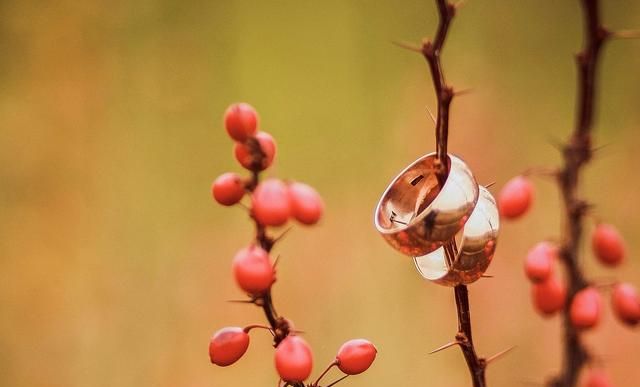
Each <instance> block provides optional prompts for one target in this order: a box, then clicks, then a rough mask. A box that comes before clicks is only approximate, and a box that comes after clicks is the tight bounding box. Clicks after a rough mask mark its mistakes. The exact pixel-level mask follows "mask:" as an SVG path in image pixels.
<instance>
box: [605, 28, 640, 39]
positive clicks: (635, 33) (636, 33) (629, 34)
mask: <svg viewBox="0 0 640 387" xmlns="http://www.w3.org/2000/svg"><path fill="white" fill-rule="evenodd" d="M609 36H610V37H612V38H613V39H639V38H640V30H620V31H613V32H610V33H609Z"/></svg>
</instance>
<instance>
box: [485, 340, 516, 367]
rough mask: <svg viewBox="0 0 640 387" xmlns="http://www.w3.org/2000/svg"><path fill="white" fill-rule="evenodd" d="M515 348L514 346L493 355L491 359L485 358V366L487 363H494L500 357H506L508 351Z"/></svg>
mask: <svg viewBox="0 0 640 387" xmlns="http://www.w3.org/2000/svg"><path fill="white" fill-rule="evenodd" d="M515 347H516V346H515V345H514V346H513V347H510V348H507V349H505V350H504V351H501V352H498V353H496V354H495V355H493V356H491V357H489V358H487V359H486V360H485V364H487V365H488V364H489V363H491V362H494V361H496V360H498V359H499V358H501V357H502V356H504V355H506V354H507V353H508V352H510V351H511V350H512V349H514V348H515Z"/></svg>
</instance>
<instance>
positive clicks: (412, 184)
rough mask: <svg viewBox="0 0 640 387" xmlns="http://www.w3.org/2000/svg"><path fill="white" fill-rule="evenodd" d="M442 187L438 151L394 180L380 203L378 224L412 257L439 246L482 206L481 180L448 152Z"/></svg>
mask: <svg viewBox="0 0 640 387" xmlns="http://www.w3.org/2000/svg"><path fill="white" fill-rule="evenodd" d="M448 158H449V160H448V161H449V162H448V174H447V179H446V181H445V183H444V185H443V186H442V189H440V186H439V184H438V180H437V178H436V168H437V165H436V161H437V158H436V154H435V153H430V154H428V155H424V156H422V157H420V158H419V159H418V160H416V161H414V162H413V163H411V165H409V166H408V167H407V168H405V169H404V170H403V171H402V172H400V174H399V175H398V176H396V178H395V179H393V181H392V182H391V184H390V185H389V187H387V189H386V190H385V192H384V194H383V195H382V198H381V199H380V201H379V202H378V206H377V208H376V212H375V219H374V222H375V225H376V228H377V229H378V232H379V233H380V234H381V235H382V236H383V237H384V239H385V240H386V241H387V242H389V244H390V245H391V246H393V247H394V248H395V249H396V250H398V251H400V252H401V253H402V254H405V255H408V256H410V257H416V256H422V255H425V254H428V253H430V252H432V251H435V250H437V249H438V248H440V247H441V246H442V245H443V244H445V243H446V242H447V241H449V240H450V239H452V238H453V237H455V235H456V234H457V233H458V232H459V231H460V230H461V229H462V227H463V226H464V225H465V223H467V219H469V216H470V215H471V213H472V211H473V210H474V208H475V207H476V201H477V200H478V191H479V190H478V184H477V183H476V180H475V178H474V177H473V174H472V173H471V170H470V169H469V167H467V165H466V164H465V163H464V162H463V161H462V160H460V159H459V158H457V157H455V156H453V155H448Z"/></svg>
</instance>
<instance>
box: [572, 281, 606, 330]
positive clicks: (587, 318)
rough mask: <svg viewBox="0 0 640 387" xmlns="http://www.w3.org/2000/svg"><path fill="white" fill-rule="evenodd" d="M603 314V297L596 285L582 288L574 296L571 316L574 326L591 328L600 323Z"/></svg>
mask: <svg viewBox="0 0 640 387" xmlns="http://www.w3.org/2000/svg"><path fill="white" fill-rule="evenodd" d="M601 315H602V297H601V296H600V293H598V290H597V289H596V288H594V287H587V288H584V289H582V290H580V291H579V292H578V293H576V295H575V296H574V297H573V301H572V302H571V308H570V309H569V317H570V319H571V323H572V324H573V326H574V327H576V328H578V329H589V328H593V327H595V326H596V325H598V322H600V317H601Z"/></svg>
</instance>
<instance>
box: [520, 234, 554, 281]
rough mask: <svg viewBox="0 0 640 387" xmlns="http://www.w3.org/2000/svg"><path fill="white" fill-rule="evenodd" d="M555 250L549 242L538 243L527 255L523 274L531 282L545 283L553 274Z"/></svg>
mask: <svg viewBox="0 0 640 387" xmlns="http://www.w3.org/2000/svg"><path fill="white" fill-rule="evenodd" d="M556 255H557V248H556V247H555V246H554V245H552V244H551V243H549V242H540V243H538V244H537V245H535V246H533V248H532V249H531V250H529V252H528V253H527V258H526V260H525V262H524V272H525V274H526V275H527V277H528V278H529V279H530V280H531V281H532V282H543V281H546V280H547V279H548V278H549V277H550V276H551V274H552V272H553V262H554V260H555V257H556Z"/></svg>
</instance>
